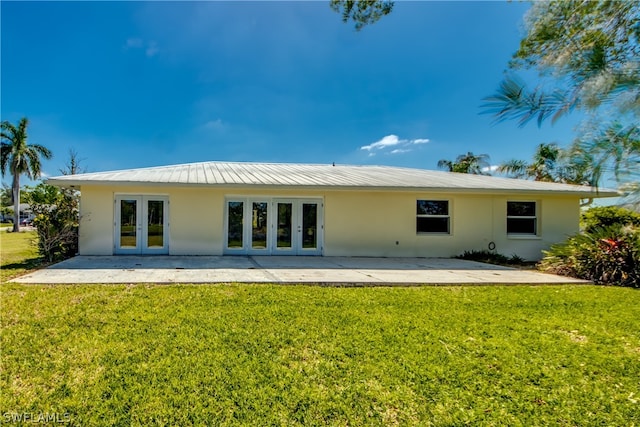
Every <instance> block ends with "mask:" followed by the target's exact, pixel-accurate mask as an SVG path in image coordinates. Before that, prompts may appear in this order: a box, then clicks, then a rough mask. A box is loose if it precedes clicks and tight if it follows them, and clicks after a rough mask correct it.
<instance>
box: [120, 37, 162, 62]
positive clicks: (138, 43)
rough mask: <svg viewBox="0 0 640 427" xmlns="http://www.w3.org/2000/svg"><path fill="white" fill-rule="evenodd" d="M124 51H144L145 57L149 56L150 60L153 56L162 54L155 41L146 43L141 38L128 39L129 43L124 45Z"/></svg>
mask: <svg viewBox="0 0 640 427" xmlns="http://www.w3.org/2000/svg"><path fill="white" fill-rule="evenodd" d="M124 49H125V50H130V49H135V50H138V49H144V53H145V55H147V57H149V58H151V57H152V56H155V55H157V54H158V52H160V48H159V47H158V43H156V42H155V41H154V40H150V41H144V40H143V39H141V38H139V37H130V38H128V39H127V41H126V42H125V44H124Z"/></svg>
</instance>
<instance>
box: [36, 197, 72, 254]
mask: <svg viewBox="0 0 640 427" xmlns="http://www.w3.org/2000/svg"><path fill="white" fill-rule="evenodd" d="M29 199H30V200H29V202H30V203H31V210H32V211H33V213H34V214H35V219H34V220H33V224H34V225H35V226H36V230H37V233H38V252H39V253H40V255H42V256H43V257H44V258H45V260H47V261H48V262H52V261H58V260H61V259H64V258H68V257H71V256H73V255H75V254H76V252H77V251H78V201H77V197H76V195H75V193H73V192H72V191H71V190H60V189H58V188H57V187H54V186H52V185H48V184H39V185H38V186H36V187H35V188H34V189H33V191H32V192H31V193H30V195H29Z"/></svg>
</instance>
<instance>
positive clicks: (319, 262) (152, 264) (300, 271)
mask: <svg viewBox="0 0 640 427" xmlns="http://www.w3.org/2000/svg"><path fill="white" fill-rule="evenodd" d="M12 281H13V282H17V283H34V284H74V283H232V282H234V283H282V284H300V283H304V284H319V285H340V286H367V285H373V286H375V285H453V284H477V285H481V284H560V283H574V284H586V283H589V282H587V281H584V280H578V279H572V278H570V277H562V276H556V275H553V274H545V273H540V272H537V271H531V270H519V269H515V268H509V267H502V266H496V265H491V264H484V263H479V262H473V261H464V260H459V259H446V258H359V257H353V258H352V257H286V256H77V257H74V258H71V259H68V260H66V261H63V262H61V263H58V264H55V265H52V266H50V267H48V268H45V269H42V270H38V271H35V272H32V273H29V274H26V275H24V276H21V277H18V278H16V279H13V280H12Z"/></svg>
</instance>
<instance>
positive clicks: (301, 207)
mask: <svg viewBox="0 0 640 427" xmlns="http://www.w3.org/2000/svg"><path fill="white" fill-rule="evenodd" d="M225 229H226V242H225V253H227V254H233V253H236V254H253V255H261V254H262V255H271V254H273V255H321V254H322V201H321V200H318V199H269V198H266V199H258V198H256V199H253V198H247V199H244V198H239V199H228V200H227V203H226V214H225Z"/></svg>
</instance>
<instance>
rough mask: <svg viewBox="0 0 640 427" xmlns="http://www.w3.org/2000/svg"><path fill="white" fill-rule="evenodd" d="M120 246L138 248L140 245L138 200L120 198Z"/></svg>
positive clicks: (122, 247)
mask: <svg viewBox="0 0 640 427" xmlns="http://www.w3.org/2000/svg"><path fill="white" fill-rule="evenodd" d="M119 202H120V203H119V205H120V206H119V211H120V212H119V223H120V224H119V225H120V227H119V229H120V230H119V248H121V249H136V248H137V247H138V200H137V199H135V198H134V199H121V200H119Z"/></svg>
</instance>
